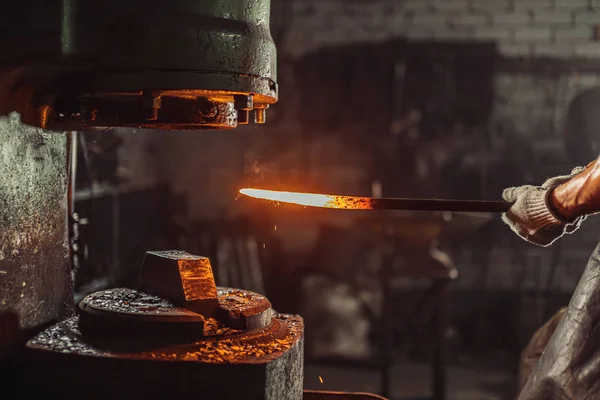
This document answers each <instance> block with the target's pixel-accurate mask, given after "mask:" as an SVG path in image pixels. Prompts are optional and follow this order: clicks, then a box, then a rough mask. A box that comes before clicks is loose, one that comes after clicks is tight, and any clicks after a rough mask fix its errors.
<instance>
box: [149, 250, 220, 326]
mask: <svg viewBox="0 0 600 400" xmlns="http://www.w3.org/2000/svg"><path fill="white" fill-rule="evenodd" d="M138 289H139V290H140V291H142V292H146V293H150V294H154V295H157V296H160V297H163V298H166V299H169V300H170V301H172V302H173V304H174V305H176V306H178V307H185V308H187V309H188V310H190V311H194V312H196V313H198V314H202V315H204V316H205V317H209V316H211V315H212V313H213V312H214V311H215V309H216V308H217V304H218V300H217V286H216V284H215V278H214V276H213V272H212V267H211V265H210V260H209V259H208V258H206V257H200V256H194V255H192V254H189V253H186V252H184V251H176V250H169V251H148V252H146V256H145V257H144V265H143V266H142V272H141V274H140V279H139V282H138Z"/></svg>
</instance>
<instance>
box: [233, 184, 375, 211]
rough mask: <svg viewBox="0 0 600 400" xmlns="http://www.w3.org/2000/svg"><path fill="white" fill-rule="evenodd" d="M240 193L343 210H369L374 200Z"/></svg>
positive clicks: (242, 190) (277, 193) (271, 191)
mask: <svg viewBox="0 0 600 400" xmlns="http://www.w3.org/2000/svg"><path fill="white" fill-rule="evenodd" d="M240 193H241V194H243V195H245V196H248V197H253V198H255V199H263V200H270V201H274V202H277V203H287V204H297V205H300V206H306V207H321V208H338V209H343V210H369V209H371V208H373V207H372V200H371V199H369V198H366V197H354V196H336V195H333V194H317V193H298V192H280V191H277V190H264V189H249V188H246V189H240Z"/></svg>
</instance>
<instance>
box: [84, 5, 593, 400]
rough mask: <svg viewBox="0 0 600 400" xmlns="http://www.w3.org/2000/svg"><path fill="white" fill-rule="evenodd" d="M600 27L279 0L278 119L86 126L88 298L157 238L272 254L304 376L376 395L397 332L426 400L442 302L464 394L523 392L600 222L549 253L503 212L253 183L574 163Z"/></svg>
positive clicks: (514, 170) (126, 270) (530, 16)
mask: <svg viewBox="0 0 600 400" xmlns="http://www.w3.org/2000/svg"><path fill="white" fill-rule="evenodd" d="M599 26H600V1H596V0H518V1H517V0H405V1H402V0H273V8H272V29H271V30H272V33H273V36H274V39H275V42H276V43H277V45H278V57H279V66H278V68H279V72H278V74H279V78H278V79H279V85H280V100H279V102H278V103H277V104H276V105H274V106H272V107H271V108H270V109H269V110H268V114H267V124H266V125H250V126H244V127H239V128H238V129H235V130H232V131H194V132H160V131H143V132H142V131H139V130H138V131H135V132H133V133H132V132H126V133H123V132H121V131H119V130H112V131H108V132H101V133H95V134H86V135H85V137H84V140H83V141H82V146H80V160H79V173H78V192H77V196H76V199H77V211H78V213H79V214H80V217H81V218H84V221H83V224H81V227H80V236H79V237H78V239H77V240H78V241H79V245H80V254H79V265H78V267H77V271H76V279H77V289H78V295H79V296H81V295H82V294H83V293H86V292H89V291H93V290H95V289H96V288H99V287H103V286H114V285H115V284H131V282H135V271H137V268H139V265H141V260H142V256H143V254H144V251H145V250H150V249H157V248H169V247H171V248H174V247H176V248H179V249H182V250H188V251H190V252H200V253H205V254H203V255H211V256H214V258H213V260H212V261H213V264H217V263H220V264H222V265H226V264H227V265H228V266H229V267H228V268H230V270H233V269H235V268H236V267H235V265H240V266H241V267H240V268H245V267H244V265H246V266H248V265H250V264H252V265H254V264H253V263H252V262H250V261H247V260H245V259H243V257H250V258H253V257H254V258H257V259H258V261H259V265H260V268H261V271H262V276H263V280H264V290H265V291H266V294H267V296H268V297H269V298H270V300H271V302H272V303H273V304H274V307H275V308H276V309H277V310H278V311H282V312H292V313H300V314H302V316H303V317H304V318H305V321H306V327H307V328H306V329H307V331H306V352H307V354H306V362H307V367H306V383H305V384H306V387H308V388H318V389H328V390H346V391H351V390H357V391H358V390H360V391H371V392H377V391H379V382H380V381H379V378H378V375H377V374H378V372H377V370H376V369H375V370H369V369H363V366H362V365H359V364H361V363H362V364H364V365H368V364H369V360H371V359H373V358H374V357H375V356H376V355H377V354H378V352H380V351H381V349H380V347H379V346H380V344H381V341H382V340H383V339H382V338H383V337H384V335H385V333H383V330H382V326H384V325H385V326H391V331H392V339H393V342H392V343H391V344H390V352H389V354H391V355H392V356H393V357H392V361H391V362H392V364H395V365H396V366H395V367H394V368H392V376H393V380H394V383H393V384H392V387H393V390H392V392H394V393H395V394H398V395H405V396H424V395H427V393H429V392H430V385H429V381H428V379H429V378H428V374H429V369H428V368H429V367H427V365H428V364H429V362H430V360H431V357H432V352H431V349H432V345H430V344H429V342H428V341H429V340H435V338H432V337H433V336H435V332H434V331H435V329H434V327H433V325H435V322H434V323H432V322H431V321H432V320H435V312H434V311H435V310H439V307H440V302H441V303H443V305H444V306H446V309H447V311H448V313H447V318H448V321H449V323H448V325H447V327H446V328H445V329H444V337H445V339H446V354H447V364H448V365H447V366H446V367H444V368H447V370H448V373H449V375H448V376H449V377H448V385H449V394H450V397H451V398H457V399H461V400H464V399H508V398H512V396H514V394H515V391H516V389H517V386H516V385H517V383H516V378H515V377H516V374H517V369H518V357H519V354H520V351H521V350H522V348H523V347H524V346H525V344H526V343H527V342H528V340H529V339H530V337H531V335H532V334H533V332H534V331H535V330H536V329H537V328H538V327H540V326H541V325H542V324H543V323H544V322H545V321H546V320H547V319H548V318H550V316H552V315H553V314H554V313H555V312H556V311H557V310H558V308H559V307H561V306H564V305H566V304H567V303H568V300H569V298H570V295H571V293H572V291H573V289H574V288H575V285H576V283H577V280H578V278H579V276H580V274H581V272H582V271H583V268H584V266H585V263H586V261H587V258H588V256H589V255H590V253H591V251H592V249H593V247H594V246H595V245H596V243H597V242H598V240H599V239H600V230H599V229H598V221H597V219H596V218H591V219H589V220H588V222H586V224H585V226H584V228H582V229H581V230H580V231H579V232H577V233H576V234H574V235H571V236H569V237H567V238H565V239H563V240H561V241H560V242H559V243H557V244H556V245H555V246H553V247H550V248H538V247H534V246H531V245H528V244H526V243H524V242H522V241H521V240H519V239H518V238H516V237H515V236H514V235H513V234H512V233H511V232H510V230H509V229H508V228H507V227H506V226H504V225H503V224H502V222H501V221H500V217H499V215H470V216H469V215H457V214H454V215H452V214H447V213H446V214H443V213H442V214H433V213H406V212H404V213H403V212H396V213H389V214H377V215H375V214H374V213H362V212H357V213H347V212H336V211H331V210H314V209H304V210H303V209H297V208H285V207H283V208H274V207H271V206H267V205H263V204H259V203H257V202H249V201H245V200H244V199H238V195H237V190H238V189H240V188H242V187H252V186H254V187H264V188H273V189H281V190H283V189H292V190H300V191H307V192H327V193H336V194H355V195H366V196H370V195H372V194H376V193H377V192H381V193H382V194H383V195H384V196H400V197H439V198H457V199H488V200H498V199H500V195H501V193H502V189H504V188H506V187H509V186H511V185H521V184H540V183H541V182H543V181H544V180H545V179H546V178H547V177H550V176H554V175H559V174H565V173H568V172H569V171H570V170H571V168H573V167H575V166H577V165H582V164H586V163H587V162H589V161H591V160H592V159H593V158H594V157H595V156H596V155H597V153H598V147H597V142H598V140H599V139H600V134H599V133H597V132H596V130H597V127H598V126H600V124H597V123H596V120H597V118H599V117H597V115H598V114H600V113H598V105H600V94H598V90H599V89H598V87H599V85H600V62H598V61H600V37H599V32H600V29H598V28H599ZM574 100H575V101H574ZM594 135H595V136H594ZM86 219H87V221H86ZM85 222H87V224H85ZM240 237H241V238H242V239H239V238H240ZM232 238H233V239H232ZM228 240H229V241H228ZM236 240H238V241H239V240H242V246H246V247H245V249H246V250H247V249H249V248H250V249H251V250H252V249H253V250H252V251H246V252H240V251H239V248H238V249H237V250H236V246H237V245H236V243H238V242H236ZM227 243H229V245H227ZM248 243H251V244H252V245H249V244H248ZM248 246H250V247H248ZM252 246H253V247H252ZM241 253H244V254H245V255H240V254H241ZM248 254H249V255H248ZM215 258H219V260H217V259H215ZM236 263H237V264H236ZM382 270H386V271H388V274H387V275H385V277H384V279H382V273H381V271H382ZM440 271H441V272H440ZM453 271H457V272H458V277H456V279H454V272H453ZM444 274H445V275H444ZM219 279H224V278H223V277H220V278H219ZM440 280H441V281H443V282H445V283H444V284H446V283H447V284H448V285H449V286H448V287H449V293H448V294H447V296H445V297H439V296H437V295H436V294H435V290H436V289H435V282H438V281H440ZM228 282H230V283H236V282H235V279H233V278H231V277H230V278H229V281H228ZM384 282H387V283H389V292H386V293H383V290H382V285H383V283H384ZM432 282H433V284H434V289H430V285H431V284H432ZM222 283H223V282H222ZM238 284H240V283H238ZM242 284H243V283H242ZM423 299H424V300H423ZM390 304H391V306H390ZM436 307H437V308H436ZM431 310H434V311H431ZM407 311H412V312H413V313H412V314H411V315H408V313H407ZM388 314H391V316H392V317H391V320H392V321H391V322H390V320H389V319H386V315H387V316H389V315H388ZM386 324H388V325H386ZM389 324H391V325H389ZM432 324H433V325H432ZM436 326H437V325H436ZM375 358H376V357H375ZM324 360H325V361H328V362H325V361H324ZM334 360H352V362H350V361H343V362H340V363H337V366H335V367H332V366H330V365H334V364H336V363H335V362H334ZM329 361H331V362H329ZM319 377H321V378H322V379H323V383H321V382H320V379H319Z"/></svg>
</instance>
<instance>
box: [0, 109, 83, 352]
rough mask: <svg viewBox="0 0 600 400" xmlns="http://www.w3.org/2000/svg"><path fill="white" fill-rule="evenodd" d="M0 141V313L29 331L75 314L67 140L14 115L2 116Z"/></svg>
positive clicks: (0, 339)
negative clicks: (12, 317) (9, 313)
mask: <svg viewBox="0 0 600 400" xmlns="http://www.w3.org/2000/svg"><path fill="white" fill-rule="evenodd" d="M0 142H1V143H2V145H1V146H0V271H2V272H0V312H2V311H5V310H12V311H13V312H16V314H18V318H19V325H20V327H21V328H22V329H23V328H25V329H27V328H32V327H35V326H38V325H41V324H44V323H47V322H49V321H52V320H55V319H59V318H62V317H65V316H69V315H72V312H73V300H72V281H71V273H70V272H71V271H70V262H69V248H68V236H67V235H68V228H67V137H66V135H65V134H64V133H55V132H49V131H46V130H43V129H40V128H34V127H31V126H28V125H25V124H23V123H22V122H21V119H20V117H19V115H18V114H17V113H12V114H10V115H9V116H8V117H0ZM1 342H2V338H0V344H1Z"/></svg>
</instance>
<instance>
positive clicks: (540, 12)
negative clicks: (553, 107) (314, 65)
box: [280, 0, 600, 57]
mask: <svg viewBox="0 0 600 400" xmlns="http://www.w3.org/2000/svg"><path fill="white" fill-rule="evenodd" d="M598 25H600V2H598V1H597V0H404V1H403V0H371V1H369V0H294V1H293V18H292V24H291V29H290V32H289V33H290V34H289V36H288V41H286V43H284V44H283V50H284V51H287V52H289V53H291V54H293V55H299V54H301V53H303V52H306V51H310V50H314V49H315V48H318V47H321V46H332V45H336V44H341V43H347V42H349V41H380V40H382V39H389V38H392V37H407V38H411V39H434V40H467V41H474V40H496V41H497V42H498V47H499V51H500V52H501V53H502V54H504V55H506V56H526V57H530V56H536V57H542V56H550V57H570V56H581V57H599V56H600V42H599V41H598V30H597V27H598ZM280 48H281V47H280Z"/></svg>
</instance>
